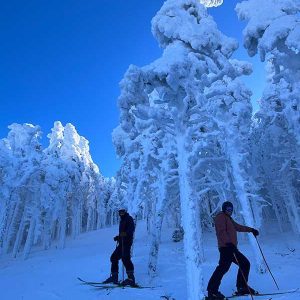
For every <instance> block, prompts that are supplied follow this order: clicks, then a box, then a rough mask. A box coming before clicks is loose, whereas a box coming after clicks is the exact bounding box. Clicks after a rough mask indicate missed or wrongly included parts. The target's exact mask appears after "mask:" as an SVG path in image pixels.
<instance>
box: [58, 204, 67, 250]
mask: <svg viewBox="0 0 300 300" xmlns="http://www.w3.org/2000/svg"><path fill="white" fill-rule="evenodd" d="M66 227H67V203H66V200H64V205H63V207H62V212H61V215H60V219H59V248H61V249H62V248H64V247H65V243H66Z"/></svg>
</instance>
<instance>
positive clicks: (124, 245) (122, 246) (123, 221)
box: [103, 208, 135, 286]
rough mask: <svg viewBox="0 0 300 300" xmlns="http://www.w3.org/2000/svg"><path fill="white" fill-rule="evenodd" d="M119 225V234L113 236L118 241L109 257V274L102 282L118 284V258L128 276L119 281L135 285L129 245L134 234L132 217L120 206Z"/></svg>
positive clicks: (123, 283)
mask: <svg viewBox="0 0 300 300" xmlns="http://www.w3.org/2000/svg"><path fill="white" fill-rule="evenodd" d="M119 216H120V225H119V235H117V236H115V237H114V241H116V242H118V244H117V247H116V249H115V251H114V252H113V253H112V255H111V257H110V261H111V276H110V277H109V278H107V279H106V280H105V281H104V282H103V283H115V284H118V283H119V281H118V271H119V260H120V259H122V262H123V264H124V266H125V268H126V273H127V276H128V278H127V279H125V280H124V281H123V282H121V284H122V285H131V286H134V285H135V278H134V266H133V263H132V261H131V257H130V256H131V253H130V252H131V246H132V242H133V234H134V229H135V227H134V221H133V218H132V217H131V216H130V215H129V214H128V213H127V211H126V209H124V208H122V209H120V210H119Z"/></svg>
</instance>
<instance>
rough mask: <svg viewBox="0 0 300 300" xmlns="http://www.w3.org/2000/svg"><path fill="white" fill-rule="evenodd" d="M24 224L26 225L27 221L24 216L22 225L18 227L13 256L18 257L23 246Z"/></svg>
mask: <svg viewBox="0 0 300 300" xmlns="http://www.w3.org/2000/svg"><path fill="white" fill-rule="evenodd" d="M24 225H25V221H24V218H22V221H21V223H20V227H19V229H18V233H17V237H16V240H15V243H14V248H13V252H12V256H13V257H17V254H18V251H19V249H20V246H21V242H22V237H23V234H24Z"/></svg>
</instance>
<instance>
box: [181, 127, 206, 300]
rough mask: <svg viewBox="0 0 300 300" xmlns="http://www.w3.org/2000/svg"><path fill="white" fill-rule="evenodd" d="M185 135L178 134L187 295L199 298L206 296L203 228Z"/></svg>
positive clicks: (193, 299)
mask: <svg viewBox="0 0 300 300" xmlns="http://www.w3.org/2000/svg"><path fill="white" fill-rule="evenodd" d="M184 141H185V140H184V137H183V136H182V135H181V134H180V133H179V134H178V136H177V150H178V173H179V186H180V200H181V201H180V204H181V222H182V227H183V230H184V239H183V242H184V255H185V261H186V271H187V295H188V300H199V299H202V298H203V297H204V293H203V274H202V269H201V264H202V263H203V260H204V257H203V256H202V253H203V251H202V250H201V247H200V245H199V241H201V240H202V236H200V237H199V236H198V235H199V234H200V235H201V234H202V233H201V230H197V228H196V227H197V224H198V221H197V218H198V217H199V216H197V214H196V211H197V209H196V202H195V199H193V197H192V193H191V188H190V182H189V179H188V175H187V171H188V154H187V153H186V151H185V146H184Z"/></svg>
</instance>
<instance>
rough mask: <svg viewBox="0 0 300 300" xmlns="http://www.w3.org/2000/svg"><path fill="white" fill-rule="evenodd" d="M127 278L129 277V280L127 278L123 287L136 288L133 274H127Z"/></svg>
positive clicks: (122, 283) (123, 282)
mask: <svg viewBox="0 0 300 300" xmlns="http://www.w3.org/2000/svg"><path fill="white" fill-rule="evenodd" d="M127 276H128V278H126V279H125V280H124V281H122V282H121V285H124V286H125V285H130V286H136V283H135V278H134V274H133V272H127Z"/></svg>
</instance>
